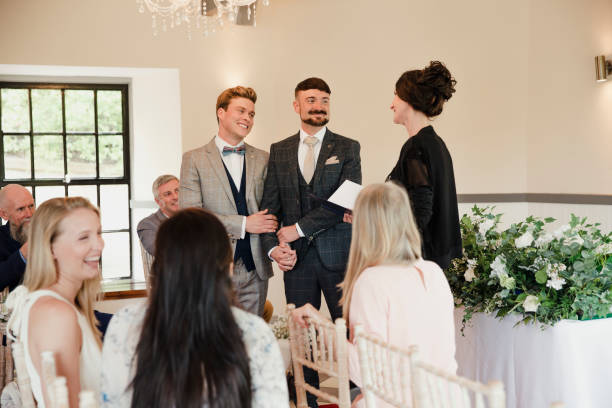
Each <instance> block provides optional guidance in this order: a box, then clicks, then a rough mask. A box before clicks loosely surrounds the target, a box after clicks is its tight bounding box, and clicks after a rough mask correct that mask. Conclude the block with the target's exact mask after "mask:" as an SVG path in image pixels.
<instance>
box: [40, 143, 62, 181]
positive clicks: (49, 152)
mask: <svg viewBox="0 0 612 408" xmlns="http://www.w3.org/2000/svg"><path fill="white" fill-rule="evenodd" d="M34 177H35V178H63V177H64V147H63V142H62V137H61V136H34Z"/></svg>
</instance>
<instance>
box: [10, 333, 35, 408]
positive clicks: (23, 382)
mask: <svg viewBox="0 0 612 408" xmlns="http://www.w3.org/2000/svg"><path fill="white" fill-rule="evenodd" d="M12 348H13V361H14V362H15V370H16V371H17V387H18V388H19V395H20V397H21V406H22V407H23V408H36V404H35V403H34V396H33V395H32V386H31V382H30V376H29V375H28V369H27V368H26V363H25V354H24V351H23V344H22V343H20V342H17V341H15V342H13V344H12Z"/></svg>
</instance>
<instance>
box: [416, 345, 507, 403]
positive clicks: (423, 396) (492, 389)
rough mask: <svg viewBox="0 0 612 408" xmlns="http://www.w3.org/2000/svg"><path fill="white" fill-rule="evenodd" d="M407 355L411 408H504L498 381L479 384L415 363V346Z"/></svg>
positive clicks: (430, 366)
mask: <svg viewBox="0 0 612 408" xmlns="http://www.w3.org/2000/svg"><path fill="white" fill-rule="evenodd" d="M414 347H415V349H414V350H413V351H412V355H411V366H410V368H411V370H412V376H413V390H414V406H415V408H455V407H456V408H468V407H472V408H505V406H506V393H505V391H504V384H503V383H502V382H501V381H490V382H489V383H487V384H483V383H480V382H477V381H472V380H469V379H467V378H464V377H461V376H458V375H455V374H451V373H447V372H445V371H444V370H441V369H439V368H437V367H434V366H433V365H431V364H428V363H426V362H423V361H419V360H418V350H417V349H416V346H414Z"/></svg>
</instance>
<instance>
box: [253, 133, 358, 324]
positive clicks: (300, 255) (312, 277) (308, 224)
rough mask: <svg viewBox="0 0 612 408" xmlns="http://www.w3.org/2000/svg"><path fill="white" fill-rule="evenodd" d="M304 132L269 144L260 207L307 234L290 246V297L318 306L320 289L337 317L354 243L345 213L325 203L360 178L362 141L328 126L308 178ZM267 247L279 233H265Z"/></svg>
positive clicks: (287, 282) (266, 248)
mask: <svg viewBox="0 0 612 408" xmlns="http://www.w3.org/2000/svg"><path fill="white" fill-rule="evenodd" d="M299 143H300V135H299V133H297V134H295V135H293V136H290V137H289V138H287V139H285V140H282V141H280V142H278V143H274V144H273V145H272V146H271V147H270V159H269V162H268V174H267V177H266V181H265V184H264V193H263V198H262V201H261V205H260V208H262V209H263V208H267V209H269V211H270V212H271V213H272V214H274V215H276V217H277V218H278V220H279V223H282V225H283V226H288V225H293V224H295V223H296V222H297V223H298V224H299V226H300V229H301V230H302V232H303V233H304V235H305V237H303V238H299V239H298V240H297V241H294V242H293V243H292V244H291V246H292V248H293V249H295V250H296V252H297V263H296V265H295V267H294V268H293V270H291V271H287V272H285V273H284V282H285V296H286V298H287V303H294V304H295V305H296V306H297V307H299V306H302V305H304V304H306V303H310V304H312V305H313V306H314V307H316V308H319V307H320V305H321V291H323V294H324V296H325V300H326V302H327V306H328V308H329V310H330V312H331V315H332V318H334V319H336V318H338V317H340V316H341V314H342V313H341V308H340V307H339V306H338V301H339V300H340V290H339V289H338V288H337V285H338V284H339V283H340V282H342V280H343V279H344V273H345V270H346V263H347V260H348V252H349V248H350V244H351V225H350V224H346V223H343V222H342V216H343V215H342V214H338V213H334V212H333V211H331V210H329V209H327V208H325V207H322V206H321V203H320V201H318V200H316V199H314V198H313V195H314V196H316V197H318V198H320V199H327V198H329V196H330V195H332V193H333V192H334V191H336V189H337V188H338V187H339V186H340V185H341V184H342V183H343V182H344V180H351V181H354V182H355V183H359V184H361V159H360V156H359V149H360V146H359V142H357V141H355V140H352V139H349V138H346V137H344V136H340V135H338V134H335V133H333V132H331V131H330V130H329V129H328V130H327V131H326V133H325V136H324V137H323V140H322V145H321V150H320V152H319V157H318V159H317V163H316V167H315V172H314V175H313V177H312V180H311V182H310V184H307V183H306V181H305V180H304V177H303V176H302V174H301V171H300V168H299V165H298V146H299ZM262 243H263V249H264V251H266V252H268V251H270V249H272V248H273V247H274V246H276V245H278V239H277V237H276V234H271V233H270V234H264V235H262Z"/></svg>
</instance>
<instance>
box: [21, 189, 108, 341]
mask: <svg viewBox="0 0 612 408" xmlns="http://www.w3.org/2000/svg"><path fill="white" fill-rule="evenodd" d="M79 208H85V209H88V210H91V211H93V212H94V213H96V215H97V216H98V217H100V212H99V211H98V209H97V208H96V207H94V206H93V205H92V204H91V203H90V202H89V201H88V200H87V199H85V198H83V197H66V198H52V199H50V200H47V201H45V202H44V203H42V204H41V206H40V207H38V209H37V210H36V212H35V213H34V216H33V217H32V222H31V224H30V235H29V248H28V250H29V254H28V262H27V264H26V271H25V276H24V280H23V284H24V286H25V287H26V288H28V290H30V291H31V292H32V291H35V290H39V289H44V288H48V287H49V286H51V285H53V284H54V283H55V282H57V279H58V273H59V270H58V268H57V264H56V262H55V259H54V258H53V253H52V251H51V245H52V244H53V242H54V241H55V238H57V236H58V235H59V234H60V233H61V232H62V231H61V230H60V223H61V221H62V220H63V219H64V218H66V217H67V216H68V215H69V214H70V213H71V212H72V211H74V210H76V209H79ZM99 293H100V275H99V274H98V275H97V276H96V277H95V278H92V279H88V280H86V281H84V282H83V285H82V286H81V289H80V290H79V293H78V294H77V297H76V299H75V303H76V307H77V308H78V309H79V310H80V311H81V312H82V313H83V315H84V316H85V318H86V319H87V323H89V326H90V327H91V329H92V331H93V333H95V334H96V340H97V341H98V345H99V346H102V342H101V339H100V331H99V330H98V328H97V326H96V323H97V320H96V317H95V315H94V311H93V303H94V301H95V300H96V297H97V296H98V294H99Z"/></svg>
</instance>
